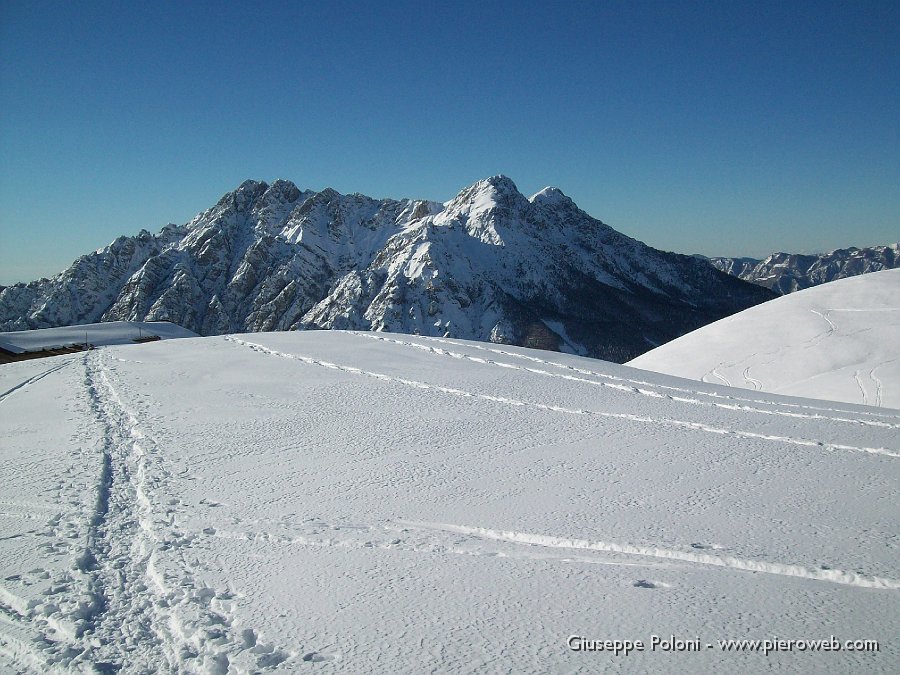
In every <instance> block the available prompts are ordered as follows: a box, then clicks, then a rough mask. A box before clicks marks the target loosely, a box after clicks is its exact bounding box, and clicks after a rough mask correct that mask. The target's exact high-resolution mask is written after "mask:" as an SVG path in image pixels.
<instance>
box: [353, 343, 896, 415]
mask: <svg viewBox="0 0 900 675" xmlns="http://www.w3.org/2000/svg"><path fill="white" fill-rule="evenodd" d="M352 334H353V335H356V336H358V337H364V338H367V339H370V340H379V341H381V342H388V343H391V344H397V345H402V346H404V347H410V348H413V349H419V350H421V351H426V352H430V353H432V354H436V355H439V356H448V357H451V358H455V359H464V360H467V361H472V362H474V363H480V364H485V365H490V366H497V367H500V368H509V369H511V370H520V371H523V372H527V373H532V374H535V375H541V376H544V377H553V378H559V379H563V380H568V381H570V382H580V383H584V384H590V385H594V386H598V387H608V388H610V389H616V390H619V391H625V392H628V393H630V394H639V395H641V396H648V397H651V398H666V399H668V400H671V401H675V402H677V403H684V404H686V405H697V406H709V407H714V408H723V409H725V410H740V411H745V412H753V413H759V414H763V415H780V416H784V417H794V418H799V419H817V420H830V421H833V422H843V423H847V424H860V425H865V426H876V427H887V428H890V429H900V424H890V423H888V422H880V421H877V420H861V419H851V418H846V417H832V416H829V415H820V414H812V415H811V414H806V413H799V412H793V411H785V410H765V409H762V408H756V407H753V406H748V405H737V404H730V403H718V402H715V401H712V402H709V401H700V400H698V399H696V398H685V397H683V396H673V395H671V394H662V393H660V392H658V391H655V390H653V389H647V388H646V387H649V386H656V387H657V388H660V389H674V387H671V388H669V387H660V386H659V385H651V384H649V383H640V382H637V381H634V380H622V379H621V378H616V377H613V376H610V375H603V374H601V373H593V372H590V371H585V370H583V369H575V368H573V369H572V370H573V371H578V372H582V373H590V375H591V376H593V377H598V378H603V379H606V380H612V382H609V381H607V382H603V381H599V382H598V381H597V380H588V379H585V378H583V377H577V376H575V375H564V374H560V373H551V372H549V371H546V370H541V369H538V368H527V367H522V366H514V365H512V364H510V363H503V362H502V361H495V360H493V359H482V358H479V357H476V356H470V355H469V354H463V353H461V352H452V351H449V350H446V349H441V348H438V347H429V346H427V345H421V344H417V343H415V342H407V341H404V340H397V339H394V338H387V337H384V336H380V335H377V334H375V333H352ZM425 339H428V340H436V341H437V339H435V338H425ZM442 342H443V341H442ZM457 346H458V345H457ZM507 355H509V356H513V355H514V354H512V353H510V352H507ZM535 360H537V359H535ZM543 363H544V364H546V365H558V364H553V363H552V362H549V361H543ZM749 370H750V369H749V367H748V368H746V369H745V370H744V377H745V378H746V377H748V376H749ZM616 380H619V381H624V382H629V383H632V384H618V383H617V382H616ZM749 381H751V382H754V383H756V385H757V386H756V388H757V389H759V388H761V386H762V383H761V382H759V380H756V379H753V378H750V380H749ZM635 385H636V386H635ZM641 385H643V386H641ZM678 391H683V392H684V393H686V394H694V395H698V394H702V392H696V391H691V390H688V389H679V390H678ZM727 400H734V401H745V400H747V399H740V398H734V399H731V398H728V399H727ZM757 403H763V401H758V402H757ZM769 405H772V406H775V407H777V406H778V405H779V404H777V403H769Z"/></svg>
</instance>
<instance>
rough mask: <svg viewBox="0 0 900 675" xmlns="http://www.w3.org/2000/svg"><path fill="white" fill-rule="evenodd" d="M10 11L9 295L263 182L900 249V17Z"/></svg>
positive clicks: (382, 5)
mask: <svg viewBox="0 0 900 675" xmlns="http://www.w3.org/2000/svg"><path fill="white" fill-rule="evenodd" d="M184 4H185V3H175V2H171V3H170V2H152V3H139V2H132V1H125V2H114V3H96V2H77V3H70V2H66V3H62V2H59V3H46V2H24V1H16V2H10V1H9V0H0V105H2V109H0V158H2V160H0V283H10V282H14V281H24V280H29V279H32V278H37V277H39V276H42V275H49V274H52V273H55V272H57V271H59V270H61V269H62V268H64V267H65V266H67V265H68V264H69V263H70V262H71V261H72V260H73V259H74V258H75V257H77V256H78V255H81V254H83V253H86V252H88V251H90V250H93V249H96V248H98V247H100V246H103V245H104V244H106V243H108V242H109V241H111V240H112V239H113V238H115V237H116V236H117V235H119V234H134V233H136V232H137V231H138V230H140V229H141V228H147V229H149V230H151V231H157V230H158V229H159V228H160V227H162V226H163V225H164V224H166V223H167V222H176V223H182V222H185V221H187V220H189V219H190V218H191V217H192V216H193V215H194V214H196V213H197V212H198V211H201V210H203V209H205V208H207V207H209V206H211V205H212V204H213V203H215V202H216V201H217V200H218V198H219V197H220V196H221V195H222V194H223V193H225V192H227V191H229V190H232V189H234V188H235V187H236V186H237V185H238V184H239V183H240V182H241V181H242V180H244V179H246V178H257V179H263V180H267V181H271V180H274V179H275V178H288V179H291V180H293V181H294V182H295V183H297V184H298V185H299V186H300V187H301V188H304V189H322V188H325V187H333V188H335V189H337V190H339V191H341V192H362V193H365V194H368V195H371V196H373V197H388V196H390V197H422V198H429V199H436V200H446V199H449V198H451V197H452V196H453V195H454V194H455V193H456V192H457V191H459V190H460V189H462V188H463V187H465V186H466V185H468V184H470V183H472V182H474V181H476V180H478V179H480V178H484V177H487V176H490V175H493V174H497V173H504V174H506V175H508V176H510V177H511V178H512V179H513V180H514V181H516V183H517V185H518V186H519V189H520V190H521V191H522V192H524V193H526V194H531V193H533V192H536V191H538V190H539V189H541V188H542V187H544V186H546V185H556V186H558V187H560V188H561V189H562V190H563V191H564V192H565V193H566V194H568V195H569V196H571V197H572V198H573V199H574V200H575V201H576V202H577V203H578V204H579V206H581V207H582V208H583V209H584V210H586V211H587V212H588V213H590V214H591V215H593V216H595V217H597V218H600V219H601V220H603V221H604V222H606V223H608V224H609V225H611V226H613V227H615V228H616V229H618V230H620V231H622V232H624V233H626V234H628V235H630V236H633V237H636V238H638V239H641V240H642V241H645V242H646V243H648V244H650V245H652V246H656V247H658V248H663V249H667V250H675V251H679V252H684V253H693V252H700V253H704V254H707V255H715V254H722V255H754V256H761V255H764V254H766V253H768V252H771V251H774V250H788V251H818V250H829V249H833V248H837V247H841V246H848V245H858V246H864V245H873V244H883V243H889V242H893V241H897V240H898V239H900V138H898V127H900V75H898V73H900V46H898V45H900V3H897V2H895V1H888V2H855V3H848V2H840V3H832V2H825V1H822V2H809V3H805V2H789V3H785V2H775V3H768V2H747V3H738V2H724V3H723V2H709V3H693V2H567V3H550V2H543V3H536V2H488V1H486V0H482V1H481V2H462V1H450V2H445V3H426V2H409V3H407V2H358V3H355V2H315V3H304V2H286V3H282V2H268V3H218V2H216V3H201V2H193V3H187V6H184Z"/></svg>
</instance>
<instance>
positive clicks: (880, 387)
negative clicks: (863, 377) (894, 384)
mask: <svg viewBox="0 0 900 675" xmlns="http://www.w3.org/2000/svg"><path fill="white" fill-rule="evenodd" d="M880 367H881V366H875V367H874V368H872V370H870V371H869V379H871V380H872V382H874V383H875V405H876V406H877V407H879V408H880V407H881V401H882V398H881V397H882V390H883V388H884V385H883V384H882V382H881V380H880V379H879V377H878V376H877V375H876V374H875V371H876V370H878V368H880Z"/></svg>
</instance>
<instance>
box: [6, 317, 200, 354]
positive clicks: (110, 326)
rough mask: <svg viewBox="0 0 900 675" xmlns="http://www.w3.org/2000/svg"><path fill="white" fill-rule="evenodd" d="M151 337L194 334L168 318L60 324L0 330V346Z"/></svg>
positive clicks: (17, 348)
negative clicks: (49, 326)
mask: <svg viewBox="0 0 900 675" xmlns="http://www.w3.org/2000/svg"><path fill="white" fill-rule="evenodd" d="M151 336H155V337H158V338H159V339H161V340H169V339H173V338H186V337H197V334H196V333H193V332H191V331H189V330H187V329H186V328H182V327H181V326H176V325H175V324H174V323H169V322H168V321H152V322H143V321H110V322H108V323H89V324H85V325H82V326H62V327H59V328H40V329H37V330H22V331H13V332H9V333H0V348H2V349H5V350H7V351H10V352H13V353H21V352H32V351H38V350H41V349H52V348H54V347H67V346H69V345H73V344H84V343H85V342H87V343H88V344H90V345H92V346H94V347H100V346H104V345H124V344H131V343H133V342H134V341H135V340H141V339H146V338H148V337H151Z"/></svg>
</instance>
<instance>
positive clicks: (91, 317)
mask: <svg viewBox="0 0 900 675" xmlns="http://www.w3.org/2000/svg"><path fill="white" fill-rule="evenodd" d="M770 297H771V293H770V292H768V291H766V290H765V289H760V288H757V287H754V286H752V285H749V284H745V283H743V282H741V281H739V280H737V279H733V278H731V277H728V276H727V275H724V274H721V273H719V272H717V271H716V270H714V269H712V267H710V266H709V265H708V264H707V263H706V262H704V261H701V260H695V259H692V258H689V257H687V256H677V255H674V254H668V253H663V252H661V251H657V250H655V249H652V248H650V247H648V246H645V245H643V244H641V243H640V242H637V241H635V240H633V239H630V238H629V237H626V236H624V235H621V234H618V233H615V231H614V230H612V229H611V228H608V227H607V226H605V225H603V224H602V223H601V222H600V221H599V220H596V219H594V218H592V217H591V216H589V215H588V214H586V213H584V212H583V211H581V210H580V209H579V208H578V207H577V206H576V205H575V204H574V202H572V200H571V199H569V198H568V197H566V196H565V195H564V194H563V193H562V192H561V191H560V190H558V189H556V188H546V189H544V190H541V191H540V192H539V193H537V194H536V195H534V196H533V197H532V198H531V199H530V200H529V199H527V198H526V197H524V196H523V195H522V194H521V193H520V192H519V190H518V188H516V185H515V183H514V182H513V181H512V180H510V179H509V178H508V177H506V176H502V175H498V176H492V177H490V178H487V179H484V180H481V181H478V182H476V183H474V184H473V185H471V186H469V187H467V188H465V189H464V190H462V191H461V192H460V193H459V194H458V195H457V196H456V197H454V198H453V199H452V200H451V201H449V202H447V203H445V204H440V203H436V202H427V201H413V200H409V199H399V200H394V199H381V200H377V199H372V198H370V197H366V196H364V195H360V194H351V195H342V194H341V193H339V192H337V191H336V190H334V189H332V188H327V189H325V190H322V191H319V192H316V191H312V190H308V191H302V190H300V188H298V187H297V186H296V185H295V184H294V183H292V182H290V181H287V180H276V181H275V182H273V183H272V184H271V185H270V184H267V183H265V182H262V181H253V180H249V181H245V182H243V183H242V184H241V185H240V186H239V187H238V188H237V189H236V190H234V191H233V192H229V193H227V194H226V195H225V196H224V197H223V198H222V199H221V200H219V202H218V203H217V204H216V205H215V206H214V207H212V208H210V209H208V210H206V211H204V212H202V213H200V214H199V215H198V216H197V217H195V218H194V219H193V220H192V221H190V223H188V224H186V225H185V226H171V225H169V226H166V227H165V228H163V230H162V231H161V232H159V233H158V234H156V235H151V234H149V233H141V234H139V235H137V236H132V237H121V238H119V239H117V240H116V241H115V242H113V243H112V244H111V245H109V246H107V247H105V248H103V249H101V250H99V251H97V252H96V253H93V254H90V255H88V256H82V257H81V258H79V259H78V260H77V261H76V263H75V264H73V266H72V267H70V268H69V269H68V270H66V271H65V272H63V273H61V274H59V275H57V276H56V277H54V278H52V279H47V280H43V281H38V282H33V283H31V284H16V285H14V286H10V287H7V288H4V289H2V291H0V330H21V329H26V328H45V327H51V326H57V325H71V324H77V323H91V322H96V321H101V320H103V321H109V320H162V319H166V320H170V321H173V322H175V323H178V324H180V325H182V326H184V327H185V328H188V329H190V330H193V331H195V332H198V333H201V334H204V335H213V334H219V333H226V332H250V331H264V330H296V329H307V328H342V329H362V330H388V331H394V332H408V333H419V334H424V335H440V336H444V335H446V336H452V337H459V338H465V339H476V340H493V341H497V342H504V343H513V344H521V345H526V346H532V347H541V348H547V349H562V350H565V351H570V352H575V353H580V354H586V355H593V356H599V357H603V358H607V359H609V360H615V361H624V360H627V359H629V358H633V357H635V356H637V355H638V354H640V353H641V352H643V351H645V350H646V349H647V348H649V347H651V346H655V345H657V344H661V343H662V342H665V341H667V340H669V339H672V338H674V337H677V336H678V335H680V334H682V333H685V332H687V331H689V330H692V329H694V328H696V327H698V326H700V325H703V324H705V323H708V322H709V321H712V320H714V319H718V318H721V317H722V316H725V315H727V314H730V313H732V312H734V311H738V310H741V309H744V308H746V307H748V306H750V305H752V304H755V303H757V302H761V301H763V300H766V299H768V298H770Z"/></svg>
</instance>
